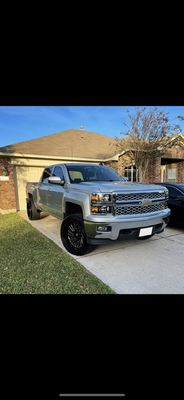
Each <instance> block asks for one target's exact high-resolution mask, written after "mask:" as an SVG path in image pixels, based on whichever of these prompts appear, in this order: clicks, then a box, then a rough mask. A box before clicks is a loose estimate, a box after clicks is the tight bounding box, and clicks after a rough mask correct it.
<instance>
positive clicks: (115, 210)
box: [26, 163, 170, 255]
mask: <svg viewBox="0 0 184 400" xmlns="http://www.w3.org/2000/svg"><path fill="white" fill-rule="evenodd" d="M26 201H27V214H28V217H29V219H30V220H35V219H39V218H40V216H41V213H42V212H44V213H46V215H47V214H51V215H53V216H54V217H57V218H60V219H61V220H62V223H61V232H60V234H61V240H62V243H63V245H64V247H65V248H66V249H67V251H68V252H70V253H71V254H75V255H83V254H85V253H87V252H88V251H89V249H90V248H91V245H96V244H104V243H109V242H110V241H114V240H118V239H121V238H127V237H129V236H130V237H132V236H135V237H136V238H138V239H148V238H150V237H151V236H153V235H154V234H155V233H160V232H162V231H163V230H164V228H165V227H166V225H167V224H168V222H169V215H170V209H169V208H168V205H167V201H168V190H167V189H166V188H165V187H163V186H158V185H152V184H141V183H130V182H127V181H125V179H124V178H123V177H122V176H120V175H119V174H117V173H116V172H115V171H114V170H113V169H111V168H109V167H107V166H105V165H103V164H79V163H77V164H74V163H70V164H69V163H64V164H57V165H52V166H48V167H47V168H45V170H44V171H43V174H42V176H41V179H40V181H39V182H37V183H35V182H32V183H27V186H26Z"/></svg>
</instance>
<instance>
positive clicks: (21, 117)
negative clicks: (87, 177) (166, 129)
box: [0, 106, 184, 146]
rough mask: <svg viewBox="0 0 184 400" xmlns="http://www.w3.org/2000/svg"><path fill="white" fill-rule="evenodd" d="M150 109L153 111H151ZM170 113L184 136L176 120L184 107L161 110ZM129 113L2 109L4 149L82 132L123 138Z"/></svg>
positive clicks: (0, 132) (62, 108) (0, 129)
mask: <svg viewBox="0 0 184 400" xmlns="http://www.w3.org/2000/svg"><path fill="white" fill-rule="evenodd" d="M148 108H149V107H148ZM158 108H159V109H160V110H163V111H165V112H167V113H169V115H168V116H169V117H170V118H171V119H172V120H173V123H179V124H180V126H181V128H182V131H183V132H184V122H180V121H179V120H177V119H175V118H176V117H177V116H178V115H183V116H184V106H158ZM127 109H129V110H132V111H133V110H134V109H135V107H133V106H0V146H5V145H7V144H13V143H17V142H21V141H24V140H29V139H34V138H37V137H40V136H45V135H49V134H52V133H56V132H60V131H63V130H65V129H70V128H73V129H80V126H81V125H83V126H84V127H85V129H86V130H87V131H91V132H97V133H103V134H104V135H107V136H116V137H121V134H120V132H121V131H122V130H123V129H124V125H123V122H127Z"/></svg>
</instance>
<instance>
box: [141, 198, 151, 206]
mask: <svg viewBox="0 0 184 400" xmlns="http://www.w3.org/2000/svg"><path fill="white" fill-rule="evenodd" d="M151 203H152V200H147V199H143V201H142V202H141V203H140V204H141V206H149V205H150V204H151Z"/></svg>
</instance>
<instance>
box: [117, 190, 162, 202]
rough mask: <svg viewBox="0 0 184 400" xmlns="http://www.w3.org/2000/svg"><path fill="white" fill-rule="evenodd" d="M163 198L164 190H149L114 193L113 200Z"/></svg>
mask: <svg viewBox="0 0 184 400" xmlns="http://www.w3.org/2000/svg"><path fill="white" fill-rule="evenodd" d="M162 198H165V193H164V192H161V193H159V192H151V193H150V192H149V193H116V194H115V195H114V200H115V201H117V202H120V201H131V200H143V199H152V200H155V199H162Z"/></svg>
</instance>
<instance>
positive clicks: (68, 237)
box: [61, 214, 91, 256]
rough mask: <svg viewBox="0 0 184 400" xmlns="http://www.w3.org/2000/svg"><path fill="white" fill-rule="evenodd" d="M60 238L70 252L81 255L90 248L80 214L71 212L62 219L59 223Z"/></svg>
mask: <svg viewBox="0 0 184 400" xmlns="http://www.w3.org/2000/svg"><path fill="white" fill-rule="evenodd" d="M61 240H62V243H63V245H64V247H65V249H66V250H67V251H68V252H69V253H71V254H75V255H81V256H82V255H84V254H86V253H87V252H88V251H89V250H90V248H91V246H90V245H88V243H87V236H86V233H85V230H84V224H83V219H82V216H81V215H80V214H73V215H70V216H68V217H66V218H65V219H64V221H63V222H62V225H61Z"/></svg>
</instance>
